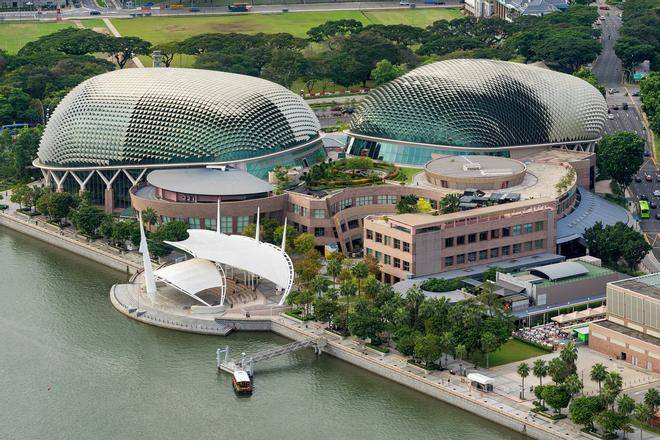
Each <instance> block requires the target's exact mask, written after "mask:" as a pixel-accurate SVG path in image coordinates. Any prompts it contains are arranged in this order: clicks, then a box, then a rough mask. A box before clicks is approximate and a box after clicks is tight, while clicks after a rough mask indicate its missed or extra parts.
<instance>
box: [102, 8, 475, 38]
mask: <svg viewBox="0 0 660 440" xmlns="http://www.w3.org/2000/svg"><path fill="white" fill-rule="evenodd" d="M461 16H462V15H461V12H460V10H459V9H418V10H383V11H369V12H361V11H333V12H289V13H280V14H237V15H216V16H199V17H143V18H133V19H130V18H125V19H113V20H112V23H113V24H114V25H115V27H116V28H117V30H118V31H119V33H120V34H122V35H124V36H135V37H140V38H143V39H145V40H147V41H150V42H151V43H153V44H158V43H165V42H168V41H179V40H184V39H186V38H188V37H191V36H193V35H198V34H203V33H209V32H239V33H247V34H255V33H258V32H264V33H278V32H288V33H290V34H292V35H295V36H298V37H304V36H306V33H307V31H308V30H309V29H310V28H312V27H314V26H318V25H319V24H322V23H325V22H326V21H330V20H341V19H354V20H359V21H361V22H362V23H364V24H409V25H413V26H420V27H424V26H428V25H429V24H431V23H433V22H434V21H436V20H441V19H450V20H451V19H454V18H459V17H461Z"/></svg>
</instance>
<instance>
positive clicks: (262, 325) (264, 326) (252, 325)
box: [216, 318, 300, 339]
mask: <svg viewBox="0 0 660 440" xmlns="http://www.w3.org/2000/svg"><path fill="white" fill-rule="evenodd" d="M216 321H217V322H218V323H220V324H222V325H226V326H227V327H230V328H233V329H234V330H243V331H248V332H267V331H271V330H272V328H271V321H270V319H254V320H253V319H249V318H246V319H222V318H219V319H217V320H216ZM276 333H277V332H276ZM289 339H300V337H297V338H289Z"/></svg>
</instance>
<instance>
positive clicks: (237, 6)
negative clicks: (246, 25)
mask: <svg viewBox="0 0 660 440" xmlns="http://www.w3.org/2000/svg"><path fill="white" fill-rule="evenodd" d="M227 9H229V11H230V12H248V11H249V10H250V4H249V3H232V4H231V5H228V6H227Z"/></svg>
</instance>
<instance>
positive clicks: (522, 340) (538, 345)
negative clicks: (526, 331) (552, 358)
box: [513, 335, 552, 353]
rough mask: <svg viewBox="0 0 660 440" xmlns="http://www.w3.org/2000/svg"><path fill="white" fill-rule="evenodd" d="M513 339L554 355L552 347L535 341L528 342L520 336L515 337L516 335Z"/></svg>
mask: <svg viewBox="0 0 660 440" xmlns="http://www.w3.org/2000/svg"><path fill="white" fill-rule="evenodd" d="M513 339H515V340H518V341H520V342H522V343H525V344H527V345H531V346H532V347H536V348H538V349H541V350H543V351H547V352H548V353H552V347H550V346H549V345H545V344H540V343H538V342H533V341H528V340H527V339H523V338H521V337H520V336H515V335H514V336H513Z"/></svg>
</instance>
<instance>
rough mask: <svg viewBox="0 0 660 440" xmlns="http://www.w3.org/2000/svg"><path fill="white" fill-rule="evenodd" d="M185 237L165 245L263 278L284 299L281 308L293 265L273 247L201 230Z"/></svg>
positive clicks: (290, 284) (292, 276)
mask: <svg viewBox="0 0 660 440" xmlns="http://www.w3.org/2000/svg"><path fill="white" fill-rule="evenodd" d="M188 234H189V237H188V238H187V239H186V240H183V241H166V242H165V243H167V244H169V245H171V246H174V247H175V248H177V249H181V250H182V251H184V252H187V253H189V254H191V255H192V256H194V257H196V258H202V259H205V260H210V261H213V262H215V263H221V264H226V265H228V266H232V267H234V268H237V269H241V270H245V271H247V272H250V273H252V274H254V275H257V276H259V277H261V278H265V279H267V280H269V281H271V282H273V283H274V284H276V285H277V286H278V287H279V288H280V289H283V290H284V295H283V296H282V299H281V300H280V304H282V303H283V302H284V300H285V298H286V296H287V295H288V294H289V292H290V291H291V287H292V286H293V279H294V271H293V263H292V262H291V259H290V258H289V256H288V255H287V254H286V252H284V251H283V250H282V249H280V248H279V247H277V246H274V245H272V244H270V243H264V242H261V241H258V240H256V239H254V238H251V237H245V236H242V235H227V234H221V233H218V232H216V231H209V230H205V229H189V230H188Z"/></svg>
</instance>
